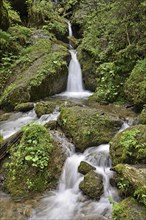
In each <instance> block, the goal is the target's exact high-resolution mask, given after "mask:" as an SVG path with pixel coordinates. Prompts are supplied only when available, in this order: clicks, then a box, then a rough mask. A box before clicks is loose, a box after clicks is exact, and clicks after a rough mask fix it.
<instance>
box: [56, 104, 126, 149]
mask: <svg viewBox="0 0 146 220" xmlns="http://www.w3.org/2000/svg"><path fill="white" fill-rule="evenodd" d="M58 123H59V125H60V126H61V127H62V129H63V130H64V132H65V133H66V134H67V135H68V136H70V137H71V138H72V139H73V142H74V144H75V146H76V149H77V150H80V151H84V150H85V149H86V148H87V147H90V146H94V145H99V144H102V143H107V142H108V141H109V140H110V139H111V137H112V136H113V135H114V134H115V133H116V132H117V130H118V129H119V128H120V127H121V123H122V122H121V121H120V120H118V119H115V118H112V117H110V116H109V115H100V113H99V112H98V111H97V110H96V109H91V108H84V107H79V106H75V107H65V108H62V110H61V114H60V117H59V121H58Z"/></svg>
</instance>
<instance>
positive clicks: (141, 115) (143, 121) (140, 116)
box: [138, 108, 146, 124]
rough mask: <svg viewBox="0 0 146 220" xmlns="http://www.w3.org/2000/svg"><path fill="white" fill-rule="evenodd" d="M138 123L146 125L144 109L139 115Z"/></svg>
mask: <svg viewBox="0 0 146 220" xmlns="http://www.w3.org/2000/svg"><path fill="white" fill-rule="evenodd" d="M138 122H139V123H140V124H146V108H143V110H142V112H141V113H140V115H139V117H138Z"/></svg>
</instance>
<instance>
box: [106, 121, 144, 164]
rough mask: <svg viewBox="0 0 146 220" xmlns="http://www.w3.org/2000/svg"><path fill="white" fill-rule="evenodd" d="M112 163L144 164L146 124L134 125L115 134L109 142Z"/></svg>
mask: <svg viewBox="0 0 146 220" xmlns="http://www.w3.org/2000/svg"><path fill="white" fill-rule="evenodd" d="M110 155H111V159H112V163H113V165H117V164H119V163H128V164H137V163H144V164H146V125H135V126H132V127H129V128H127V129H126V130H124V131H123V132H121V133H118V134H116V135H115V137H114V138H113V139H112V140H111V142H110Z"/></svg>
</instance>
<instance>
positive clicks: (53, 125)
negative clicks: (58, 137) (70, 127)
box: [45, 120, 57, 130]
mask: <svg viewBox="0 0 146 220" xmlns="http://www.w3.org/2000/svg"><path fill="white" fill-rule="evenodd" d="M45 127H46V128H49V129H50V130H55V129H56V128H57V122H56V121H54V120H51V121H49V122H47V123H46V124H45Z"/></svg>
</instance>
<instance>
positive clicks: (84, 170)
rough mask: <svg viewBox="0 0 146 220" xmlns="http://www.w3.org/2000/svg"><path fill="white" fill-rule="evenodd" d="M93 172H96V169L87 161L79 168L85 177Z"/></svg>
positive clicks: (82, 162)
mask: <svg viewBox="0 0 146 220" xmlns="http://www.w3.org/2000/svg"><path fill="white" fill-rule="evenodd" d="M91 170H96V168H95V167H93V166H92V165H90V164H89V163H87V162H85V161H81V163H80V165H79V167H78V172H79V173H82V174H83V175H85V174H87V173H89V172H90V171H91Z"/></svg>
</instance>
